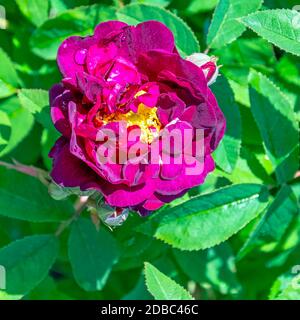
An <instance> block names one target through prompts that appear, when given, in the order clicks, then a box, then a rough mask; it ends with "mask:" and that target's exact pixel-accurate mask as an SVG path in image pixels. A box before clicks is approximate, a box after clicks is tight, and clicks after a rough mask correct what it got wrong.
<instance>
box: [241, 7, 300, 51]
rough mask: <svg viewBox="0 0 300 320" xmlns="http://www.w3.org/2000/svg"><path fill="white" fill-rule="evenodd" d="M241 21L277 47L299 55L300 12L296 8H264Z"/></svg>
mask: <svg viewBox="0 0 300 320" xmlns="http://www.w3.org/2000/svg"><path fill="white" fill-rule="evenodd" d="M241 21H242V22H243V23H244V24H245V25H246V26H247V27H249V28H250V29H252V30H253V31H255V32H256V33H258V34H259V35H260V36H261V37H263V38H264V39H266V40H268V41H270V42H271V43H273V44H274V45H276V46H278V47H279V48H281V49H283V50H285V51H288V52H291V53H293V54H295V55H298V56H299V55H300V28H299V25H300V13H299V12H297V11H296V10H286V9H277V10H264V11H260V12H256V13H253V14H250V15H248V16H246V17H243V18H242V19H241Z"/></svg>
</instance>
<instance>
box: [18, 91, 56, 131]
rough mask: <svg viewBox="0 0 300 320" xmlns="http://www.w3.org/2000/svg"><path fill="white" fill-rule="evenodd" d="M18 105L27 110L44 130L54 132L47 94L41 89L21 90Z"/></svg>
mask: <svg viewBox="0 0 300 320" xmlns="http://www.w3.org/2000/svg"><path fill="white" fill-rule="evenodd" d="M18 98H19V101H20V104H21V105H22V106H23V107H24V108H25V109H26V110H28V111H29V112H30V113H31V114H33V115H34V117H35V118H36V119H37V121H38V122H39V123H40V124H41V125H42V126H43V127H44V128H46V129H50V130H51V129H52V130H54V126H53V124H52V121H51V117H50V107H49V93H48V91H46V90H41V89H21V90H20V91H19V93H18Z"/></svg>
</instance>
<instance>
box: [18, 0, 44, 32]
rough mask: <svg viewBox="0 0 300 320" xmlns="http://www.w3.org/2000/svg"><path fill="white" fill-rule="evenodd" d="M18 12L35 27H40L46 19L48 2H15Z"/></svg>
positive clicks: (32, 0) (26, 0)
mask: <svg viewBox="0 0 300 320" xmlns="http://www.w3.org/2000/svg"><path fill="white" fill-rule="evenodd" d="M16 2H17V5H18V6H19V9H20V11H21V12H22V13H23V15H24V16H25V17H26V18H28V19H29V20H30V21H31V22H32V23H33V24H34V25H35V26H37V27H38V26H40V25H41V24H42V23H43V22H45V21H46V20H47V19H48V12H49V0H16Z"/></svg>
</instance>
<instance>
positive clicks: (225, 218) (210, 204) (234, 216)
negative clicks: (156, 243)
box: [138, 184, 268, 250]
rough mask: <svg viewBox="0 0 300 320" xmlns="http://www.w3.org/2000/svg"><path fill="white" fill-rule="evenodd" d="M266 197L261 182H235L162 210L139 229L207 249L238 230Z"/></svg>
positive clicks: (177, 245) (189, 247) (175, 242)
mask: <svg viewBox="0 0 300 320" xmlns="http://www.w3.org/2000/svg"><path fill="white" fill-rule="evenodd" d="M267 201H268V196H267V192H266V190H265V188H262V186H260V185H254V184H241V185H234V186H230V187H226V188H224V189H220V190H218V191H216V192H214V193H210V194H207V195H201V196H197V197H193V198H192V199H190V200H188V201H185V202H183V203H181V204H179V205H178V206H175V207H172V208H170V209H168V208H167V209H163V210H160V211H158V212H157V213H156V214H153V215H152V216H150V217H149V219H148V221H146V222H145V223H144V224H143V225H141V226H140V227H139V229H138V230H139V231H141V232H144V233H146V234H149V235H153V236H155V237H156V238H157V239H160V240H163V241H164V242H166V243H168V244H170V245H172V246H174V247H175V248H179V249H182V250H200V249H206V248H209V247H212V246H215V245H217V244H219V243H220V242H223V241H225V240H227V239H228V238H229V237H231V236H232V235H233V234H235V233H236V232H238V231H239V230H240V229H241V228H243V227H244V226H245V225H246V224H247V223H249V222H250V221H251V220H252V219H254V218H255V217H256V216H257V215H258V214H259V213H260V212H262V210H263V209H264V208H265V207H266V204H267Z"/></svg>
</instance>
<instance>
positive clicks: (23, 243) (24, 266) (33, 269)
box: [0, 235, 58, 295]
mask: <svg viewBox="0 0 300 320" xmlns="http://www.w3.org/2000/svg"><path fill="white" fill-rule="evenodd" d="M57 254H58V240H57V238H55V237H54V236H53V235H35V236H30V237H26V238H24V239H21V240H18V241H15V242H13V243H11V244H10V245H8V246H7V247H4V248H2V249H1V250H0V265H2V266H4V267H5V270H6V290H5V291H6V293H8V294H10V295H24V294H26V293H28V292H29V291H30V290H31V289H33V288H34V287H35V286H36V285H37V284H39V283H40V282H41V281H42V280H43V279H44V278H45V277H46V275H47V273H48V271H49V269H50V268H51V266H52V265H53V263H54V261H55V259H56V257H57Z"/></svg>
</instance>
